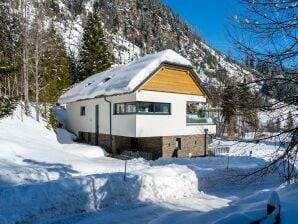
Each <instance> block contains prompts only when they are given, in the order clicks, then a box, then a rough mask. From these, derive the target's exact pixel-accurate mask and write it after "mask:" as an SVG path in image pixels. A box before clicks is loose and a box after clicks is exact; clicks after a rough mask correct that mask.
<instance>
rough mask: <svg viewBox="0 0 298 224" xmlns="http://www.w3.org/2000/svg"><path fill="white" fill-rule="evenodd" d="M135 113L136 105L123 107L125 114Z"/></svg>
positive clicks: (131, 104)
mask: <svg viewBox="0 0 298 224" xmlns="http://www.w3.org/2000/svg"><path fill="white" fill-rule="evenodd" d="M136 111H137V109H136V103H126V107H125V112H126V113H135V112H136Z"/></svg>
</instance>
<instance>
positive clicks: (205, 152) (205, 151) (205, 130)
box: [204, 128, 208, 156]
mask: <svg viewBox="0 0 298 224" xmlns="http://www.w3.org/2000/svg"><path fill="white" fill-rule="evenodd" d="M204 132H205V141H204V156H207V134H208V129H207V128H206V129H204Z"/></svg>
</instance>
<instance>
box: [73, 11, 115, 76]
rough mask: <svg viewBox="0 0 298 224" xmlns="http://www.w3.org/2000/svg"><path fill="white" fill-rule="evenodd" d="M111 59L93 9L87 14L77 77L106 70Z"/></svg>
mask: <svg viewBox="0 0 298 224" xmlns="http://www.w3.org/2000/svg"><path fill="white" fill-rule="evenodd" d="M111 59H112V55H111V53H110V52H109V50H108V46H107V43H106V41H105V37H104V32H103V29H102V27H101V21H100V18H99V16H98V13H97V11H96V10H95V9H94V10H93V13H90V14H89V15H88V20H87V24H86V27H85V29H84V35H83V43H82V48H81V51H80V67H81V69H80V74H79V79H80V80H83V79H85V78H86V77H88V76H90V75H93V74H95V73H98V72H102V71H105V70H107V69H108V68H110V67H111Z"/></svg>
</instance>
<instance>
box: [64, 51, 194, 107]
mask: <svg viewBox="0 0 298 224" xmlns="http://www.w3.org/2000/svg"><path fill="white" fill-rule="evenodd" d="M162 63H168V64H177V65H181V66H186V67H191V63H190V62H189V61H188V60H187V59H185V58H184V57H182V56H181V55H179V54H177V53H176V52H175V51H173V50H164V51H161V52H158V53H155V54H151V55H146V56H144V57H142V58H140V59H137V60H135V61H133V62H131V63H128V64H126V65H122V66H118V67H115V68H112V69H110V70H108V71H105V72H101V73H98V74H95V75H92V76H90V77H89V78H87V79H85V80H84V81H83V82H81V83H79V84H78V85H76V86H74V87H73V88H72V89H70V90H69V91H67V92H66V93H64V94H63V95H62V96H61V97H60V98H59V100H58V101H59V102H60V103H69V102H73V101H77V100H82V99H90V98H94V97H98V96H109V95H113V94H123V93H130V92H133V91H134V90H135V89H136V88H137V87H138V86H139V85H140V84H141V83H142V82H143V81H144V80H146V78H148V77H149V76H150V75H151V74H152V72H154V71H155V70H156V69H158V68H159V66H160V65H161V64H162ZM107 78H110V79H109V80H108V81H106V80H107Z"/></svg>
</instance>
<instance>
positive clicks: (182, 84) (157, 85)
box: [138, 66, 207, 96]
mask: <svg viewBox="0 0 298 224" xmlns="http://www.w3.org/2000/svg"><path fill="white" fill-rule="evenodd" d="M138 90H151V91H159V92H169V93H182V94H191V95H199V96H206V95H207V94H206V93H205V91H204V89H203V88H202V87H201V86H200V84H199V83H198V81H197V79H196V78H195V77H194V75H193V73H192V71H191V70H190V69H187V68H178V67H172V66H163V67H162V68H161V69H160V70H158V71H157V72H156V73H155V74H153V75H152V76H151V77H150V78H149V79H148V80H147V81H146V82H145V83H144V84H143V85H142V86H141V87H140V88H139V89H138Z"/></svg>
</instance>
